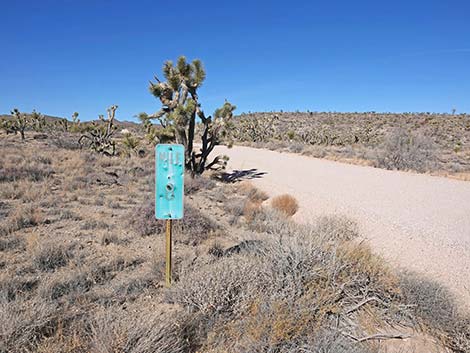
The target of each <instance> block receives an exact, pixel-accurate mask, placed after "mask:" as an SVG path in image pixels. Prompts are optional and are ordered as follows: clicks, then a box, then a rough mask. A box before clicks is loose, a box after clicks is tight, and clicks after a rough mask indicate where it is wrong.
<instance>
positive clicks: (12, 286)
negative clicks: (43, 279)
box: [0, 273, 39, 301]
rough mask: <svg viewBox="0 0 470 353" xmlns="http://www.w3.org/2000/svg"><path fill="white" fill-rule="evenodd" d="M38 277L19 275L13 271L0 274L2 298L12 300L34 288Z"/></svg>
mask: <svg viewBox="0 0 470 353" xmlns="http://www.w3.org/2000/svg"><path fill="white" fill-rule="evenodd" d="M38 283H39V279H38V278H37V277H36V276H29V275H27V276H21V275H17V274H15V273H2V274H1V275H0V293H1V296H2V297H3V299H4V300H8V301H13V300H15V299H17V298H18V297H20V296H23V295H25V294H27V293H29V292H31V291H32V290H33V289H35V288H36V286H37V284H38Z"/></svg>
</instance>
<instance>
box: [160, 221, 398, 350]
mask: <svg viewBox="0 0 470 353" xmlns="http://www.w3.org/2000/svg"><path fill="white" fill-rule="evenodd" d="M284 225H285V228H283V227H281V226H278V231H277V233H276V235H273V236H272V237H270V238H268V239H267V240H266V241H264V242H263V246H259V247H257V248H256V249H257V250H256V251H253V252H251V251H248V252H240V253H239V254H233V255H232V256H228V257H227V256H223V257H220V258H218V259H217V258H215V260H213V261H209V262H208V263H206V264H203V265H202V266H201V267H199V268H184V269H183V270H182V271H181V275H180V281H179V282H178V283H177V284H176V285H175V286H174V287H173V288H172V289H170V291H169V292H168V293H167V300H169V301H170V302H176V303H177V304H179V305H181V306H183V307H184V308H186V309H187V310H189V311H190V312H193V313H195V314H196V315H200V316H202V319H201V322H200V323H201V324H202V325H204V327H203V328H202V329H201V330H202V331H208V332H209V333H208V335H207V341H206V346H207V347H208V348H211V349H214V351H217V350H222V351H223V350H225V351H230V352H232V351H234V352H237V351H238V352H244V351H263V352H270V351H272V352H283V351H286V352H290V351H296V350H295V349H299V347H305V346H312V345H313V346H314V345H315V344H317V343H318V345H319V346H318V347H319V349H320V348H323V347H328V344H327V343H328V340H326V341H325V342H323V341H322V340H321V335H322V334H324V333H325V332H326V333H328V334H332V335H333V334H335V332H336V334H337V335H338V337H337V339H336V340H332V341H331V342H329V344H330V346H331V347H336V348H337V349H338V351H340V352H341V350H340V348H342V347H344V351H345V352H347V351H348V350H347V349H348V347H353V345H352V341H351V339H350V338H348V336H347V335H344V334H343V333H344V332H346V333H347V332H348V331H349V332H351V333H350V336H358V335H359V336H360V335H361V330H360V327H361V322H360V321H359V320H358V318H357V316H356V314H357V312H360V314H361V317H362V318H363V319H365V317H367V316H368V315H369V316H370V317H369V319H368V320H376V317H379V318H380V320H383V321H385V322H390V323H392V322H395V320H396V317H397V316H396V312H400V311H401V310H405V309H402V308H401V307H400V306H399V305H398V304H397V303H396V298H397V297H398V294H397V290H396V282H395V279H394V277H393V275H392V274H391V272H389V271H387V267H386V266H384V265H383V262H382V261H381V260H380V259H378V258H376V257H375V256H374V255H372V253H371V252H370V251H369V250H368V249H367V248H363V247H357V246H356V245H353V244H349V245H347V246H345V247H344V248H342V245H341V243H338V240H337V236H336V235H332V236H325V237H327V239H325V237H324V236H322V235H321V231H320V230H319V229H318V228H317V227H315V226H309V227H301V226H295V225H291V224H290V223H284ZM315 235H316V236H315ZM333 238H336V241H337V243H336V246H331V243H330V242H329V241H328V239H333ZM213 259H214V258H213ZM351 320H352V322H354V324H351ZM332 323H335V324H334V325H331V324H332ZM330 325H331V326H330ZM336 325H340V327H343V328H342V331H341V332H343V333H342V334H341V335H339V332H338V331H335V329H334V328H333V327H334V326H336ZM358 328H359V331H358ZM366 331H367V329H366V328H364V331H363V334H364V335H367V333H366ZM340 336H341V337H340ZM319 337H320V338H319ZM322 342H323V343H322ZM307 343H308V344H307ZM335 344H336V345H335ZM351 351H354V350H351ZM357 351H358V352H362V351H366V350H360V349H359V348H358V350H357Z"/></svg>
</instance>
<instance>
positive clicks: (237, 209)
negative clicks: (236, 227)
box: [223, 198, 246, 225]
mask: <svg viewBox="0 0 470 353" xmlns="http://www.w3.org/2000/svg"><path fill="white" fill-rule="evenodd" d="M245 203H246V199H244V198H243V199H241V198H231V199H229V200H227V201H226V202H224V204H223V208H224V210H225V211H226V212H227V213H228V214H229V215H230V216H231V217H230V219H229V223H230V224H231V225H233V224H235V223H237V222H238V220H239V219H240V217H241V216H242V215H243V210H244V209H245Z"/></svg>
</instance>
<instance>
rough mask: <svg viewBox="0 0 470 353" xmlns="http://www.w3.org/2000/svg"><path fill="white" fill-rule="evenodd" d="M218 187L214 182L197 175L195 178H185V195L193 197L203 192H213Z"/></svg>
mask: <svg viewBox="0 0 470 353" xmlns="http://www.w3.org/2000/svg"><path fill="white" fill-rule="evenodd" d="M215 186H216V183H215V181H214V180H212V179H210V178H207V177H204V176H198V175H196V176H195V177H194V178H191V177H190V176H185V178H184V193H185V194H186V195H192V194H194V193H197V192H198V191H201V190H212V189H213V188H214V187H215Z"/></svg>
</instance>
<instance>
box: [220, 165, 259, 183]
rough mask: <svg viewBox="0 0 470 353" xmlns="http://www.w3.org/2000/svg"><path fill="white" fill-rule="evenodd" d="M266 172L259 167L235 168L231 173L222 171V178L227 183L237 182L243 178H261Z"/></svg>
mask: <svg viewBox="0 0 470 353" xmlns="http://www.w3.org/2000/svg"><path fill="white" fill-rule="evenodd" d="M265 174H267V173H266V172H260V171H258V169H255V168H253V169H244V170H233V171H232V172H230V173H222V174H221V176H220V179H221V180H222V181H224V182H226V183H235V182H237V181H241V180H250V179H259V178H262V177H263V175H265Z"/></svg>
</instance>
